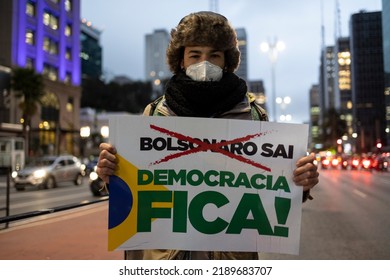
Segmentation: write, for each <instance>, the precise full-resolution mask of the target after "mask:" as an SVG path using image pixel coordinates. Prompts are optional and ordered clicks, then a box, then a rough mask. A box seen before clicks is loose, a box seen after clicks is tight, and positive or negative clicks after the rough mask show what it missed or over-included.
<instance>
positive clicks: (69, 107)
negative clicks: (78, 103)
mask: <svg viewBox="0 0 390 280" xmlns="http://www.w3.org/2000/svg"><path fill="white" fill-rule="evenodd" d="M66 110H67V111H68V112H69V113H71V112H73V97H68V102H67V103H66Z"/></svg>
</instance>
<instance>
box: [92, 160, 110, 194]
mask: <svg viewBox="0 0 390 280" xmlns="http://www.w3.org/2000/svg"><path fill="white" fill-rule="evenodd" d="M89 188H90V190H91V192H92V194H93V196H107V195H109V190H108V185H106V184H105V183H104V182H103V180H102V179H100V177H99V176H98V174H97V173H96V166H95V167H94V169H93V171H91V172H90V173H89Z"/></svg>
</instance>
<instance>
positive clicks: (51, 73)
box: [43, 64, 58, 81]
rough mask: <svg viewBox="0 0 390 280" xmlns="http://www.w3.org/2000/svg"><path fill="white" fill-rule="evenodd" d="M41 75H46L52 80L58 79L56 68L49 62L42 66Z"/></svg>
mask: <svg viewBox="0 0 390 280" xmlns="http://www.w3.org/2000/svg"><path fill="white" fill-rule="evenodd" d="M43 75H45V76H47V77H48V78H49V79H50V80H52V81H57V79H58V69H57V68H56V67H54V66H51V65H49V64H45V65H44V66H43Z"/></svg>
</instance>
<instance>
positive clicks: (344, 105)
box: [335, 37, 354, 145]
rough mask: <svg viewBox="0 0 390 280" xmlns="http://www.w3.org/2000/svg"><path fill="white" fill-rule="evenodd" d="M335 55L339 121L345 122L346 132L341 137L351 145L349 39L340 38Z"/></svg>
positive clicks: (351, 107)
mask: <svg viewBox="0 0 390 280" xmlns="http://www.w3.org/2000/svg"><path fill="white" fill-rule="evenodd" d="M336 46H337V47H336V50H337V54H336V56H335V58H336V66H337V68H336V69H337V73H336V74H337V75H336V77H337V78H336V79H335V83H336V84H335V90H336V91H337V92H338V94H337V95H338V96H339V104H340V105H339V114H340V119H341V120H342V121H343V122H345V126H346V131H345V133H344V135H340V137H343V139H344V141H345V144H346V142H348V143H350V144H351V145H352V143H351V142H352V141H353V139H352V135H353V132H354V130H353V111H352V109H353V102H352V77H351V50H350V44H349V37H340V38H338V39H337V42H336Z"/></svg>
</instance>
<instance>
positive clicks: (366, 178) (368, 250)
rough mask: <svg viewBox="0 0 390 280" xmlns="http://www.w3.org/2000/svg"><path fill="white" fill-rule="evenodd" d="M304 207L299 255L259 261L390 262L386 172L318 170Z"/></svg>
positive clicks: (389, 198)
mask: <svg viewBox="0 0 390 280" xmlns="http://www.w3.org/2000/svg"><path fill="white" fill-rule="evenodd" d="M312 195H313V197H314V199H313V200H311V201H307V202H306V203H305V204H304V205H303V212H302V228H301V248H300V255H299V256H291V255H280V254H261V258H263V259H301V260H308V259H317V260H335V259H342V260H354V259H363V260H370V259H387V260H389V259H390V219H389V213H390V204H389V201H390V173H376V172H373V173H371V172H368V171H356V170H351V171H346V170H320V183H319V184H318V185H317V186H316V187H315V188H314V190H313V192H312Z"/></svg>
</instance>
